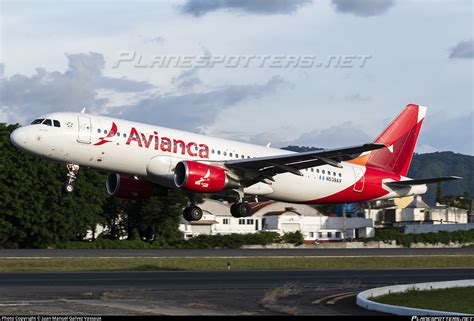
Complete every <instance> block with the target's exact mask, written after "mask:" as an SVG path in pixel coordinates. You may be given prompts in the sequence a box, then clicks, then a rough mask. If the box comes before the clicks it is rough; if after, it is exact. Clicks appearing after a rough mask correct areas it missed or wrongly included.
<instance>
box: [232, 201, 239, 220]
mask: <svg viewBox="0 0 474 321" xmlns="http://www.w3.org/2000/svg"><path fill="white" fill-rule="evenodd" d="M237 204H239V203H234V204H232V205H231V207H230V214H231V215H232V216H233V217H240V215H239V213H238V212H237V210H236V208H237Z"/></svg>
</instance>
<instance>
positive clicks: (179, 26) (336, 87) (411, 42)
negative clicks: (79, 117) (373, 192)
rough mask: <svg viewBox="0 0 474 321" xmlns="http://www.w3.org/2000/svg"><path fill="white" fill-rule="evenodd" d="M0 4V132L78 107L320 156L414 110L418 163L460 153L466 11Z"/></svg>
mask: <svg viewBox="0 0 474 321" xmlns="http://www.w3.org/2000/svg"><path fill="white" fill-rule="evenodd" d="M0 3H1V19H0V20H1V22H0V28H1V38H0V42H1V52H0V63H1V64H0V121H1V122H9V123H11V122H19V123H22V124H24V123H27V122H28V121H30V120H31V119H33V118H34V117H35V116H37V115H40V114H43V113H47V112H52V111H65V110H68V111H80V110H81V109H82V108H83V107H87V109H88V110H89V111H90V112H93V113H100V114H108V115H112V116H117V117H122V118H127V119H132V120H137V121H143V122H147V123H152V124H157V125H160V126H165V127H172V128H178V129H184V130H189V131H193V132H200V133H204V134H209V135H213V136H221V137H226V138H232V139H237V140H244V141H250V142H255V143H258V144H267V143H268V142H272V144H273V146H276V147H280V146H285V145H289V144H299V145H305V146H316V147H323V148H331V147H341V146H347V145H353V144H359V143H364V142H369V141H372V140H373V139H374V138H375V137H376V136H377V134H378V133H379V132H380V131H381V130H383V128H384V127H385V126H386V125H387V124H388V123H389V122H390V121H391V120H392V119H393V118H394V117H395V116H396V115H397V114H398V113H399V112H400V111H401V110H402V109H403V107H404V106H406V105H407V104H409V103H416V104H421V105H425V106H428V108H429V109H428V114H427V116H426V120H425V123H424V127H423V129H422V132H421V137H420V139H419V143H418V147H417V151H418V152H430V151H436V150H440V151H443V150H452V151H455V152H461V153H464V154H470V155H473V154H474V149H473V137H474V130H473V122H474V119H473V118H474V117H473V59H474V49H473V14H474V12H473V4H472V1H470V0H459V1H432V0H430V1H428V0H426V1H409V0H403V1H401V0H398V1H397V0H353V1H345V0H314V1H311V0H274V1H270V0H242V1H238V0H220V1H207V0H201V1H192V0H184V1H171V0H170V1H142V2H140V1H129V2H127V1H39V0H34V1H33V0H31V1H29V2H22V1H3V0H1V1H0ZM163 57H165V58H163ZM166 57H181V58H180V59H183V57H188V58H187V59H188V63H187V64H185V63H182V64H180V65H179V66H176V65H173V64H170V65H169V66H168V67H166V66H163V65H161V66H160V65H159V63H158V61H160V60H159V59H166ZM189 57H191V58H189ZM193 57H194V58H193ZM199 57H200V59H208V60H207V61H211V60H212V59H214V60H212V61H214V62H215V63H214V65H213V66H212V67H210V66H209V65H207V66H203V65H198V63H196V61H197V58H199ZM203 57H204V58H203ZM229 57H234V58H229ZM239 57H240V58H239ZM248 57H255V58H254V60H252V63H250V60H247V62H249V63H248V64H247V65H245V64H244V63H242V61H245V60H242V59H250V58H248ZM263 57H268V58H263ZM290 57H293V58H290ZM301 57H310V58H311V59H313V60H312V61H313V62H316V63H315V64H314V65H312V66H309V65H308V64H306V65H304V63H302V62H301V59H302V58H301ZM364 57H365V58H364ZM119 59H122V60H119ZM176 59H177V58H176ZM229 59H234V60H229ZM237 59H240V60H239V64H236V63H235V61H237ZM262 59H264V60H262ZM265 59H267V60H265ZM291 59H293V60H291ZM298 59H300V60H298ZM307 59H308V58H307ZM337 59H341V60H339V64H338V63H337ZM344 60H345V62H344ZM154 61H155V64H154V65H153V62H154ZM161 61H163V60H161ZM189 61H191V63H189ZM202 61H204V60H202ZM231 61H232V63H230V62H231ZM262 61H263V62H262ZM295 61H299V63H294V62H295ZM307 61H308V60H307ZM318 63H321V65H319V66H317V64H318ZM117 65H118V66H117Z"/></svg>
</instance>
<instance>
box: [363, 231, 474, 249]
mask: <svg viewBox="0 0 474 321" xmlns="http://www.w3.org/2000/svg"><path fill="white" fill-rule="evenodd" d="M372 240H373V241H384V242H388V241H396V243H397V244H399V245H403V246H405V247H410V246H411V245H412V244H413V243H424V244H446V245H447V244H449V243H451V242H453V243H459V244H471V243H474V229H472V230H468V231H453V232H446V231H440V232H437V233H422V234H404V233H403V232H401V231H399V230H395V229H384V230H378V231H377V233H376V234H375V237H374V238H373V239H367V240H365V241H372Z"/></svg>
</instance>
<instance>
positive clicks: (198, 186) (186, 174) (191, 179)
mask: <svg viewBox="0 0 474 321" xmlns="http://www.w3.org/2000/svg"><path fill="white" fill-rule="evenodd" d="M174 183H175V185H176V187H179V188H183V189H185V190H188V191H193V192H198V193H218V192H221V191H222V190H224V189H233V188H238V187H239V186H240V183H239V182H238V181H237V180H235V179H233V178H232V177H230V176H229V175H228V174H227V173H226V170H225V169H223V168H221V167H217V166H212V165H207V164H204V163H199V162H194V161H181V162H179V163H178V164H176V168H175V170H174Z"/></svg>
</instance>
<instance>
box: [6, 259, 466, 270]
mask: <svg viewBox="0 0 474 321" xmlns="http://www.w3.org/2000/svg"><path fill="white" fill-rule="evenodd" d="M228 263H230V267H231V269H232V270H264V269H382V268H454V267H466V268H472V267H474V256H406V257H403V256H396V257H387V256H373V257H301V256H299V257H237V258H219V257H189V258H181V257H180V258H139V257H137V258H96V257H83V258H26V259H25V258H2V259H0V272H61V271H64V272H66V271H160V270H161V271H178V270H227V264H228Z"/></svg>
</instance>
